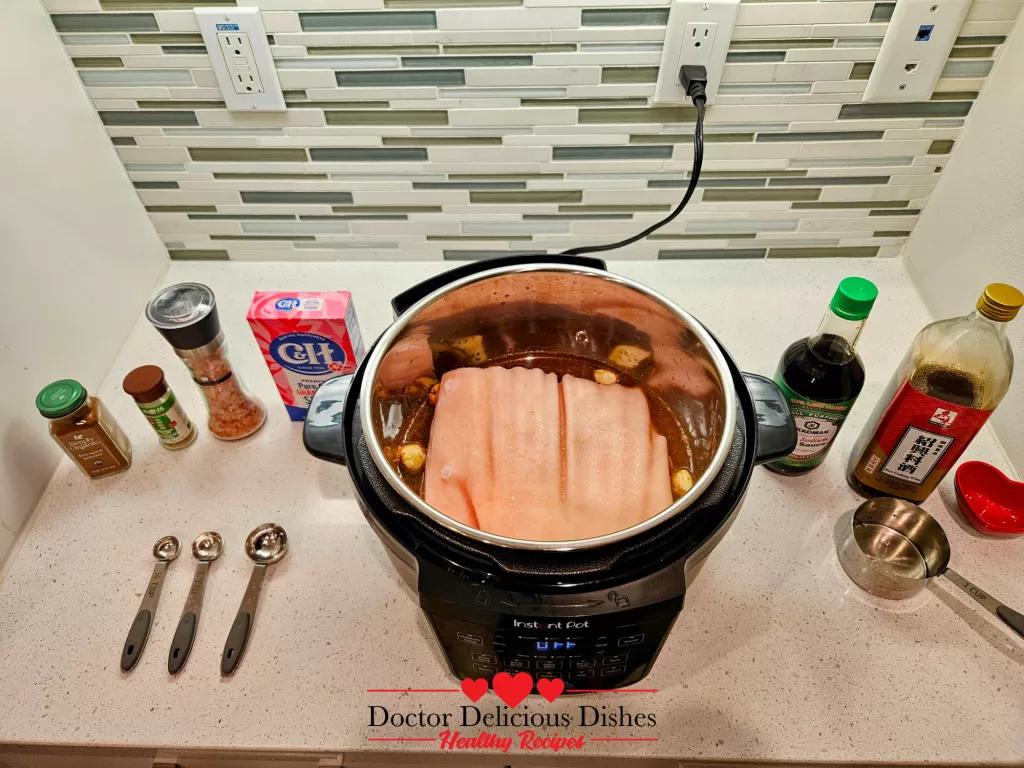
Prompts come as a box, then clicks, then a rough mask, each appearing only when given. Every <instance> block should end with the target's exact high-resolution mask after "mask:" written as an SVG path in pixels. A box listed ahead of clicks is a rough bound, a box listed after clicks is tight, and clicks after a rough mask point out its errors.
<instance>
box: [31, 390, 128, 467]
mask: <svg viewBox="0 0 1024 768" xmlns="http://www.w3.org/2000/svg"><path fill="white" fill-rule="evenodd" d="M36 408H38V409H39V412H40V413H41V414H42V415H43V416H45V417H46V418H47V419H49V420H50V436H51V437H53V439H54V440H55V441H56V442H57V445H59V446H60V447H61V450H63V451H64V453H66V454H67V455H68V457H69V458H70V459H71V460H72V461H74V462H75V464H77V465H78V468H79V469H80V470H82V472H84V473H85V474H86V475H87V476H89V477H91V478H96V477H106V476H107V475H113V474H116V473H117V472H124V471H125V470H126V469H128V467H130V466H131V464H132V444H131V443H130V442H128V438H127V437H126V436H125V434H124V432H122V431H121V428H120V427H119V426H118V425H117V422H116V421H114V417H113V416H112V415H111V414H110V412H109V411H108V410H107V409H106V406H104V405H103V403H102V402H101V401H100V399H99V398H98V397H92V396H90V395H89V393H88V392H86V391H85V387H83V386H82V385H81V384H79V383H78V382H77V381H75V380H74V379H61V380H60V381H55V382H53V383H52V384H47V385H46V386H45V387H43V389H42V390H41V391H40V392H39V394H38V395H37V396H36Z"/></svg>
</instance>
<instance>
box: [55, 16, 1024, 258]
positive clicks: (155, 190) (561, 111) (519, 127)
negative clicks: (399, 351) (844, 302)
mask: <svg viewBox="0 0 1024 768" xmlns="http://www.w3.org/2000/svg"><path fill="white" fill-rule="evenodd" d="M1022 1H1024V0H975V2H974V4H973V6H972V8H971V10H970V13H969V15H968V16H967V20H966V22H965V23H964V26H963V27H962V29H961V30H960V36H959V37H958V38H957V41H956V45H955V47H954V48H953V51H952V53H951V54H950V57H949V61H948V62H947V64H946V67H945V70H944V72H943V76H942V79H941V80H940V81H939V84H938V86H937V89H936V91H935V93H934V94H933V96H932V98H931V100H929V101H927V102H922V103H910V104H861V103H860V98H861V94H862V93H863V91H864V87H865V85H866V83H867V79H868V76H869V75H870V72H871V67H872V64H873V61H874V60H875V58H876V56H877V54H878V50H879V46H880V45H881V42H882V37H883V35H884V34H885V30H886V27H887V25H888V21H889V18H890V16H891V15H892V11H893V8H894V7H895V3H893V2H860V0H820V1H815V0H809V1H805V2H763V1H762V2H743V4H742V5H741V6H740V11H739V19H738V22H737V27H736V31H735V34H734V38H733V40H732V44H731V46H730V49H729V56H728V60H727V64H726V67H725V72H724V76H723V84H722V87H721V89H720V91H719V96H718V100H717V102H716V104H715V105H714V106H713V107H711V108H710V109H709V110H708V114H707V122H706V137H705V142H706V144H705V160H704V173H703V174H702V176H701V183H700V187H699V188H698V192H697V194H696V195H695V196H694V198H693V200H692V201H691V202H690V204H689V206H688V208H687V210H686V211H685V212H684V213H683V215H682V216H681V217H680V218H679V219H677V220H676V221H675V222H673V223H672V224H670V225H669V226H667V227H666V228H665V229H663V230H661V231H660V232H658V233H657V234H655V235H653V236H652V237H650V238H648V239H647V240H646V241H644V242H641V243H637V244H636V245H633V246H630V247H628V248H626V249H623V250H620V251H615V252H612V253H609V254H606V255H607V256H608V257H609V258H633V259H652V258H661V259H687V258H716V257H723V258H799V257H807V256H860V257H876V256H877V257H884V256H894V255H896V254H898V253H899V251H900V249H901V247H902V245H903V243H904V241H905V239H906V237H907V236H908V235H909V233H910V230H911V229H912V228H913V226H914V223H915V222H916V220H917V216H918V213H919V212H920V210H921V208H922V206H924V205H925V204H926V201H927V199H928V196H929V195H930V193H931V191H932V189H933V187H934V185H935V183H936V181H937V180H938V178H939V174H940V171H941V169H942V167H943V166H944V165H945V163H946V160H947V159H948V157H949V154H950V152H953V151H955V149H956V141H957V139H958V137H959V136H960V133H961V131H962V130H963V126H964V123H965V121H966V120H968V119H969V115H970V111H971V107H972V105H973V102H974V100H975V99H976V97H977V96H978V92H979V90H980V89H981V88H982V86H983V85H984V83H985V78H986V76H987V75H988V73H989V71H990V70H991V68H992V64H993V60H994V59H995V58H996V57H997V56H998V55H999V52H1000V46H1001V45H1002V44H1003V42H1004V41H1005V39H1006V35H1007V34H1008V33H1009V32H1010V30H1011V28H1012V25H1013V20H1014V19H1015V18H1016V16H1017V14H1018V12H1019V10H1020V7H1021V3H1022ZM42 2H43V5H44V6H45V7H46V8H47V10H48V11H49V12H50V13H51V18H52V20H53V24H54V27H55V29H56V30H57V32H58V33H59V35H60V37H61V40H62V41H63V43H64V45H65V46H66V48H67V52H68V54H69V56H70V57H71V59H72V61H73V63H74V65H75V67H77V68H78V72H79V75H80V77H81V79H82V83H83V84H84V86H85V88H86V90H87V92H88V94H89V96H90V98H91V99H92V101H93V103H94V104H95V106H96V110H97V111H98V113H99V115H100V118H101V120H102V121H103V123H104V125H105V126H106V128H107V132H108V133H109V135H110V137H111V141H112V142H113V143H114V145H115V146H116V147H117V151H118V153H119V154H120V156H121V159H122V161H123V162H124V164H125V167H126V169H127V170H128V173H129V175H130V177H131V179H132V181H133V182H134V184H135V186H136V188H137V189H138V192H139V196H140V197H141V198H142V200H143V202H144V203H145V205H146V208H147V210H148V211H149V213H150V216H151V217H152V219H153V222H154V224H155V226H156V228H157V231H158V232H159V233H160V235H161V236H162V237H163V239H164V242H165V243H166V244H167V247H168V249H169V251H170V254H171V258H174V259H239V260H245V259H250V260H251V259H264V260H334V259H388V260H402V259H439V258H444V259H450V260H465V259H476V258H487V257H491V256H494V255H500V254H504V253H508V252H535V251H558V250H564V249H566V248H569V247H572V246H576V245H582V244H590V243H603V242H609V241H612V240H617V239H621V238H622V237H625V236H628V235H631V234H633V233H635V232H636V231H638V230H640V229H642V228H643V227H645V226H647V225H649V224H650V223H652V222H654V221H656V220H657V219H658V218H660V217H661V216H663V215H664V214H665V213H666V212H667V211H669V210H671V208H672V207H674V205H675V204H676V203H677V202H678V200H679V197H680V195H681V194H682V191H683V188H684V187H685V185H686V183H687V173H688V171H689V168H690V164H691V155H692V134H693V120H694V110H693V108H692V107H689V106H669V107H665V106H651V105H650V104H649V101H650V96H651V95H652V93H653V91H654V82H655V80H656V78H657V67H658V64H659V62H660V57H661V46H662V41H663V39H664V36H665V23H666V19H667V17H668V7H667V2H659V1H655V2H652V1H651V0H259V1H258V2H257V0H238V3H237V4H238V5H240V6H253V5H255V6H258V7H260V8H261V9H262V10H263V18H264V23H265V25H266V28H267V32H268V34H269V35H270V36H271V39H272V51H273V52H274V57H275V59H276V62H277V66H278V74H279V77H280V79H281V83H282V87H283V88H284V89H285V96H286V100H287V102H288V105H289V108H288V110H287V112H285V113H277V114H275V113H260V114H243V113H233V112H228V111H227V110H225V108H224V102H223V100H222V98H221V94H220V91H219V90H218V88H217V87H216V81H215V79H214V74H213V70H212V69H211V67H210V60H209V57H208V56H207V53H206V49H205V48H204V47H203V45H202V39H201V38H200V36H199V34H198V28H197V26H196V23H195V19H194V16H193V14H192V10H191V9H192V7H193V6H197V5H210V6H226V5H234V3H232V2H225V0H42Z"/></svg>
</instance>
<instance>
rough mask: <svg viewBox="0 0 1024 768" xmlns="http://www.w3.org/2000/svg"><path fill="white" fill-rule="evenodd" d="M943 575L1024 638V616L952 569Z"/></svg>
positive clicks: (948, 569)
mask: <svg viewBox="0 0 1024 768" xmlns="http://www.w3.org/2000/svg"><path fill="white" fill-rule="evenodd" d="M942 575H943V576H945V577H946V578H947V579H949V580H950V581H952V582H953V583H954V584H956V585H957V586H958V587H960V589H962V590H963V591H964V592H966V593H967V594H968V595H970V596H971V597H973V598H974V599H975V600H976V601H977V602H978V603H980V604H981V605H983V606H984V607H985V609H986V610H987V611H988V612H989V613H991V614H992V615H993V616H995V617H996V618H998V619H999V620H1000V621H1001V622H1003V624H1005V625H1006V626H1008V627H1009V628H1010V629H1012V630H1013V631H1014V632H1016V633H1017V635H1018V636H1019V637H1024V614H1020V613H1018V612H1017V611H1015V610H1013V608H1010V607H1009V606H1006V605H1003V604H1002V603H1001V602H999V601H998V600H996V599H995V598H994V597H992V595H990V594H989V593H988V592H986V591H985V590H983V589H982V588H981V587H979V586H978V585H977V584H973V583H971V582H970V581H968V580H967V579H965V578H964V577H963V576H961V575H960V574H959V573H957V572H956V571H954V570H953V569H952V568H947V569H946V571H945V573H943V574H942Z"/></svg>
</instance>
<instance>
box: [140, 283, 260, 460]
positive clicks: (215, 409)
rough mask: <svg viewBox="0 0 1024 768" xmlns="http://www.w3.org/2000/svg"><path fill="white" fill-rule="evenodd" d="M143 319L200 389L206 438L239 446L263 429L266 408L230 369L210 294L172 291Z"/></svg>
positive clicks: (191, 288) (192, 288)
mask: <svg viewBox="0 0 1024 768" xmlns="http://www.w3.org/2000/svg"><path fill="white" fill-rule="evenodd" d="M146 317H147V318H149V322H151V323H152V324H153V326H154V327H155V328H156V329H157V330H158V331H160V333H161V334H162V335H163V337H164V338H165V339H167V341H168V342H170V344H171V346H172V347H174V351H175V353H176V354H177V355H178V357H180V358H181V359H182V360H183V361H184V363H185V365H186V366H188V369H189V371H190V372H191V373H192V379H193V380H194V381H195V382H196V384H198V385H199V389H200V391H201V392H202V393H203V399H204V400H205V401H206V408H207V410H208V411H209V414H210V418H209V421H208V422H207V428H208V429H209V430H210V434H211V435H213V436H214V437H219V438H220V439H221V440H238V439H240V438H243V437H248V436H249V435H251V434H252V433H253V432H255V431H256V430H257V429H259V428H260V427H261V426H263V422H264V420H265V419H266V417H267V410H266V408H265V407H264V406H263V403H261V402H260V401H259V400H257V399H256V398H255V397H252V396H251V395H249V393H248V392H246V391H245V388H244V387H243V386H242V382H241V381H239V379H238V376H237V375H236V374H235V373H234V371H233V370H232V369H231V363H230V362H229V360H228V356H227V349H226V347H225V344H224V333H223V331H221V328H220V317H219V316H218V314H217V301H216V299H215V298H214V296H213V291H211V290H210V289H209V288H208V287H207V286H205V285H202V284H200V283H179V284H178V285H172V286H171V287H170V288H165V289H164V290H163V291H162V292H161V293H160V294H159V295H158V296H157V297H156V298H155V299H153V300H152V301H151V302H149V305H148V306H147V307H146Z"/></svg>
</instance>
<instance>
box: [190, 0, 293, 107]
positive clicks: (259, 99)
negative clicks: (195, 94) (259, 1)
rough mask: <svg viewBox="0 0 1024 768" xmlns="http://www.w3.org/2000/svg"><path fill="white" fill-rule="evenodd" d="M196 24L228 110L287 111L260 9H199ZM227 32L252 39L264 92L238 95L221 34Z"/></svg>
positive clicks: (197, 9) (251, 42) (251, 45)
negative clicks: (222, 44) (221, 42)
mask: <svg viewBox="0 0 1024 768" xmlns="http://www.w3.org/2000/svg"><path fill="white" fill-rule="evenodd" d="M194 11H195V14H196V21H198V22H199V31H200V32H202V33H203V42H204V43H205V44H206V50H207V51H208V52H209V54H210V61H211V62H213V71H214V73H215V74H216V75H217V84H218V85H219V86H220V90H221V93H223V94H224V103H225V104H227V107H228V109H230V110H234V111H239V112H283V111H284V110H285V109H287V108H288V107H287V105H286V104H285V103H284V93H282V91H281V83H280V82H279V81H278V79H277V68H276V67H275V66H274V57H273V55H272V54H271V53H270V41H269V40H267V30H266V29H265V28H264V27H263V17H262V16H260V9H259V8H235V7H233V6H232V7H230V8H196V9H194ZM225 32H240V33H241V34H244V35H248V36H249V45H250V47H251V49H252V57H253V59H254V61H255V64H256V69H257V71H258V72H259V81H260V83H261V84H262V87H263V92H262V93H236V92H235V87H234V84H233V82H232V75H231V72H230V71H229V68H228V63H227V61H225V59H224V53H223V51H222V50H221V45H220V40H219V39H218V38H217V35H219V34H223V33H225Z"/></svg>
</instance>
